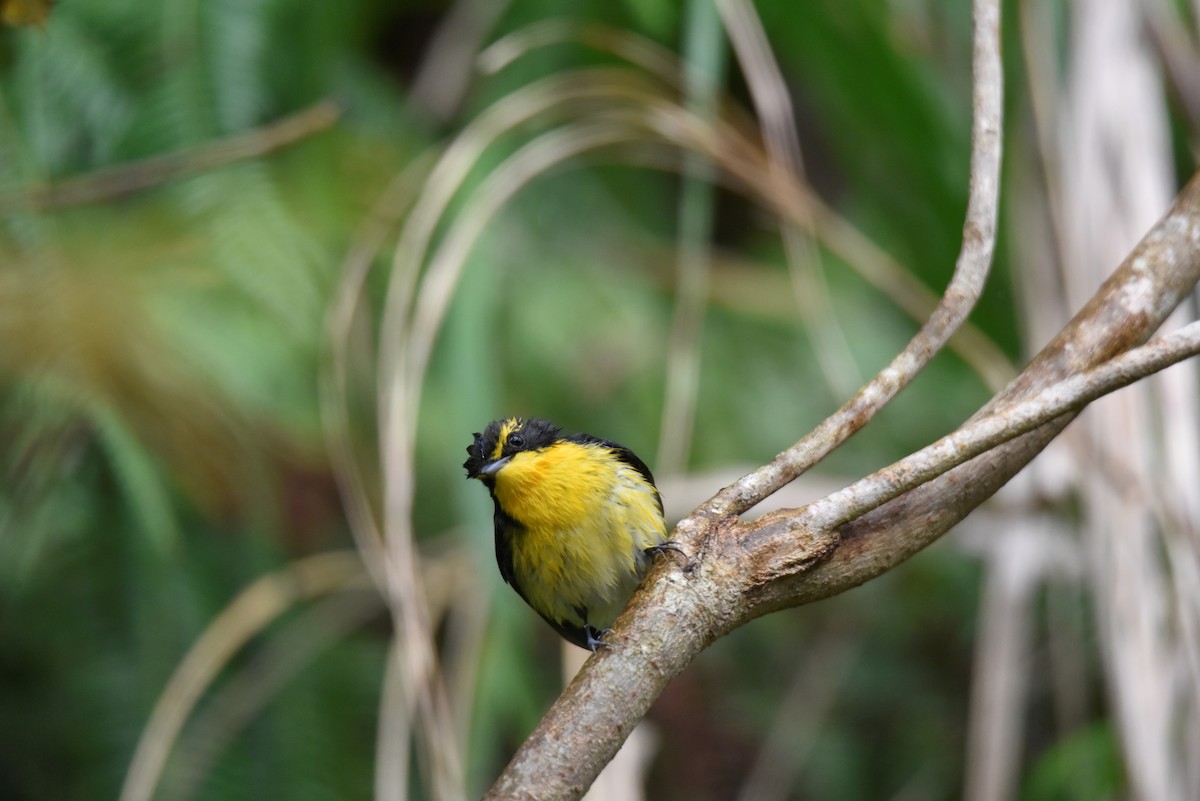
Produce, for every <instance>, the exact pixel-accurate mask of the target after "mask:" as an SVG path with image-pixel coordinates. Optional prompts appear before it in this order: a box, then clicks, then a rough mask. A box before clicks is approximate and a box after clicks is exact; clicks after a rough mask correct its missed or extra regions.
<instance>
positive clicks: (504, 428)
mask: <svg viewBox="0 0 1200 801" xmlns="http://www.w3.org/2000/svg"><path fill="white" fill-rule="evenodd" d="M520 427H521V418H519V417H510V418H508V419H507V420H505V421H504V422H503V423H501V424H500V434H499V436H497V437H496V447H494V448H492V452H491V453H490V454H489V455H488V459H491V460H496V459H499V458H500V454H501V453H503V452H504V443H505V442H507V441H508V435H509V434H511V433H512V432H514V431H516V430H517V429H518V428H520Z"/></svg>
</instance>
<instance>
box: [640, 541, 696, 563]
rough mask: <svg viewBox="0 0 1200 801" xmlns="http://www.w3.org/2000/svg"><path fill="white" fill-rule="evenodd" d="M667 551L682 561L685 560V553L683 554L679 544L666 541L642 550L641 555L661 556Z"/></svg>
mask: <svg viewBox="0 0 1200 801" xmlns="http://www.w3.org/2000/svg"><path fill="white" fill-rule="evenodd" d="M667 551H674V552H675V553H677V554H679V555H680V556H682V557H683V558H684V559H686V558H687V553H685V552H684V550H683V548H680V547H679V543H678V542H676V541H675V540H667V541H666V542H660V543H659V544H658V545H651V546H650V547H649V548H645V549H643V550H642V553H644V554H646V556H663V555H664V554H666V552H667Z"/></svg>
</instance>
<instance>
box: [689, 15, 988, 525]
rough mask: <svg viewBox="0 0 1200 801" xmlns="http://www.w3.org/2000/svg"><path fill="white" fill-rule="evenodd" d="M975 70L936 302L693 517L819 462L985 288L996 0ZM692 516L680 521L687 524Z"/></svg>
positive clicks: (766, 490) (716, 511) (735, 510)
mask: <svg viewBox="0 0 1200 801" xmlns="http://www.w3.org/2000/svg"><path fill="white" fill-rule="evenodd" d="M973 74H974V77H975V88H974V99H973V129H972V137H971V143H972V144H971V147H972V150H971V182H970V191H969V198H968V201H967V214H966V220H965V221H964V222H963V244H962V249H961V251H960V252H959V257H958V261H957V263H956V264H955V268H954V275H953V277H952V278H951V280H950V284H949V286H948V287H947V288H946V292H945V294H944V295H943V297H942V300H941V302H940V303H939V304H938V306H937V308H935V309H934V311H933V313H932V314H931V315H930V317H929V319H928V320H927V321H926V323H925V325H923V326H922V327H921V330H920V331H918V332H917V335H916V336H915V337H913V339H912V341H910V342H909V343H908V345H907V346H906V347H905V348H904V350H902V351H901V352H900V353H899V354H898V355H897V356H896V357H895V358H894V359H893V360H892V362H891V364H889V365H888V366H887V367H886V368H884V369H883V370H882V371H881V372H880V373H879V374H878V375H876V376H875V377H874V378H873V379H871V380H870V381H869V382H867V384H866V385H865V386H864V387H863V388H862V389H860V390H859V391H858V394H857V395H855V396H854V397H853V398H851V399H850V400H849V401H847V402H846V403H845V404H844V405H843V406H842V407H841V408H840V409H838V410H837V411H836V412H835V413H834V414H833V415H831V416H830V417H829V418H828V419H826V420H825V421H824V422H822V423H821V424H820V425H819V426H817V427H816V428H815V429H813V431H812V432H811V433H810V434H808V435H807V436H805V437H804V438H803V439H801V440H800V441H799V442H797V443H796V444H795V445H793V446H792V447H790V448H788V449H787V450H786V451H784V452H783V453H781V454H779V455H778V456H776V457H775V459H774V460H772V461H771V462H770V464H767V465H764V466H763V467H761V468H759V469H758V470H756V471H754V472H753V473H750V474H749V475H747V476H745V477H743V478H742V479H741V480H739V481H737V482H735V483H734V484H731V485H730V486H728V487H726V488H725V489H723V490H722V491H721V492H719V493H718V494H717V495H715V496H714V497H713V498H712V499H711V500H710V501H709V502H708V503H706V504H704V505H703V506H701V507H700V509H698V510H697V514H696V515H693V518H697V517H699V518H707V517H711V516H721V515H727V514H741V513H742V512H744V511H746V510H747V509H749V508H750V507H751V506H753V505H754V504H756V503H758V502H759V501H761V500H762V499H763V498H766V497H767V496H768V495H770V494H771V493H773V492H775V491H776V490H778V489H779V488H780V487H782V486H784V485H786V484H788V483H789V482H791V481H793V480H795V479H796V478H797V477H798V476H800V475H802V474H803V473H804V472H805V471H806V470H808V469H810V468H811V467H813V466H814V465H815V464H817V463H818V462H820V461H821V460H822V459H824V458H825V457H826V456H828V455H829V454H830V453H831V452H832V451H833V450H835V449H836V448H837V447H838V446H840V445H841V444H842V443H843V442H845V441H846V440H847V439H849V438H850V437H851V436H852V435H853V434H854V433H856V432H857V431H858V430H859V429H861V428H862V427H863V426H864V425H866V424H867V423H868V422H869V421H870V420H871V418H872V417H874V416H875V414H876V413H877V412H879V410H881V409H882V408H883V407H884V406H886V405H887V403H888V402H889V401H891V399H892V398H894V397H895V396H896V395H897V393H899V392H900V390H902V389H904V388H905V387H906V386H908V384H909V383H910V382H911V381H912V380H913V379H914V378H916V376H917V374H918V373H920V372H921V370H923V369H924V368H925V365H927V364H929V362H930V361H931V360H932V359H933V357H934V356H935V355H936V354H937V353H938V352H939V351H940V350H941V349H942V347H943V346H945V344H946V342H947V340H949V339H950V337H951V336H952V335H953V334H954V332H955V331H956V330H957V329H958V328H959V326H961V325H962V324H963V322H964V321H965V320H966V319H967V315H968V314H970V313H971V309H972V308H974V306H975V302H976V301H977V300H978V299H979V295H980V294H981V293H982V292H983V285H984V282H985V281H986V280H987V275H988V271H989V268H990V267H991V263H992V252H993V251H994V249H995V243H996V210H997V206H998V204H999V192H1000V151H1001V114H1002V109H1003V99H1004V76H1003V65H1002V62H1001V57H1000V6H999V3H998V2H996V0H976V2H975V24H974V57H973ZM690 522H691V521H690V520H689V521H685V522H684V524H681V526H683V527H687V526H688V525H690Z"/></svg>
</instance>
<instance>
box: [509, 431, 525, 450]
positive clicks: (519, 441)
mask: <svg viewBox="0 0 1200 801" xmlns="http://www.w3.org/2000/svg"><path fill="white" fill-rule="evenodd" d="M524 444H525V438H524V437H522V436H521V435H520V434H513V435H511V436H510V437H509V438H508V447H510V448H520V447H521V446H523V445H524Z"/></svg>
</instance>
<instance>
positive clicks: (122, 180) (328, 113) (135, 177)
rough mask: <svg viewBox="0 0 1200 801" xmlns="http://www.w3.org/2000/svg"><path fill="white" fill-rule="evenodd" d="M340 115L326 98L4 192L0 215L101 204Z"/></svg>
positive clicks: (259, 150) (286, 141)
mask: <svg viewBox="0 0 1200 801" xmlns="http://www.w3.org/2000/svg"><path fill="white" fill-rule="evenodd" d="M341 114H342V111H341V109H340V108H339V107H338V105H337V104H336V103H334V102H333V101H331V100H322V101H320V102H318V103H315V104H314V105H312V106H309V107H308V108H306V109H304V110H302V111H298V112H296V113H295V114H292V115H290V116H288V117H284V118H283V119H281V120H279V121H277V122H274V123H271V124H270V125H266V126H263V127H262V128H257V129H255V130H253V131H248V132H246V133H241V134H236V135H234V136H229V137H226V138H224V139H218V140H217V141H215V142H211V143H208V144H206V145H204V146H202V147H197V148H195V149H193V150H186V151H182V152H179V153H168V154H167V155H163V156H153V157H151V158H147V159H143V160H141V161H136V162H133V163H131V164H122V165H119V166H116V167H111V168H109V169H105V170H100V171H98V172H94V173H91V174H89V175H83V176H80V177H78V178H73V179H70V180H67V181H62V182H60V183H57V184H53V185H49V186H35V187H29V188H23V189H21V190H19V191H15V192H6V193H4V194H0V214H3V213H6V212H10V211H13V210H16V209H29V210H32V211H49V210H53V209H61V208H66V207H68V206H79V205H82V204H85V203H99V202H101V201H106V200H112V199H114V198H118V197H122V196H124V195H129V194H133V193H134V192H140V191H141V190H143V189H149V188H150V187H153V186H158V185H160V184H163V183H166V182H167V181H172V180H176V179H179V178H184V177H186V176H189V175H198V174H199V173H202V172H206V171H208V170H213V169H216V168H217V167H222V166H224V165H226V164H231V163H233V162H236V161H244V160H246V159H252V158H258V157H260V156H264V155H266V154H267V153H270V152H272V151H274V150H278V149H280V148H282V147H287V146H288V145H291V144H294V143H295V142H298V141H300V140H302V139H305V138H307V137H309V136H312V135H313V134H317V133H320V132H322V131H324V130H327V129H328V128H330V127H331V126H333V124H334V123H336V122H337V121H338V118H339V117H340V116H341Z"/></svg>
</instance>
